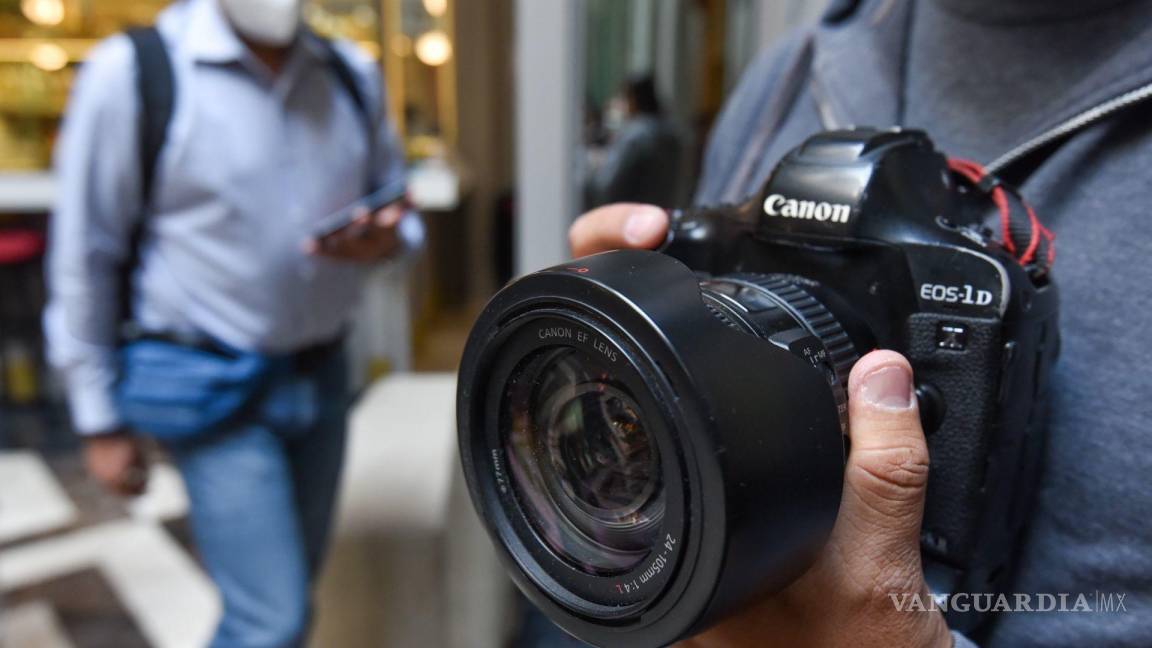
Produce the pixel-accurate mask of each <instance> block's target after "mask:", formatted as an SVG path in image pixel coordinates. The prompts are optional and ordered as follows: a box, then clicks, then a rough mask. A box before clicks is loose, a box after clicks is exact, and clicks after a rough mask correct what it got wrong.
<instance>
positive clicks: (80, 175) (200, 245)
mask: <svg viewBox="0 0 1152 648" xmlns="http://www.w3.org/2000/svg"><path fill="white" fill-rule="evenodd" d="M157 26H158V27H159V30H160V33H161V34H162V35H163V37H164V40H165V41H166V43H167V45H168V48H169V53H170V56H171V59H172V65H173V69H174V75H175V86H176V105H175V108H174V110H173V114H172V121H171V124H170V126H169V130H168V137H167V140H166V141H165V144H164V148H163V151H162V153H161V155H160V159H159V161H158V168H157V174H156V181H155V189H154V198H153V202H152V206H153V208H152V209H151V210H150V211H149V214H148V215H147V216H145V217H144V218H145V231H146V235H145V241H144V244H143V246H142V248H141V256H140V263H139V265H138V267H137V269H136V273H135V276H134V278H133V285H134V288H133V291H134V292H133V308H134V311H133V313H134V316H135V318H136V320H137V321H138V323H139V324H140V325H141V326H142V327H143V328H144V329H146V330H152V331H163V332H170V333H197V334H201V335H207V336H210V337H212V338H214V339H216V340H219V341H221V342H223V343H226V344H228V345H231V346H234V347H237V348H244V349H251V350H261V351H267V352H270V353H275V352H286V351H292V350H295V349H300V348H303V347H307V346H309V345H312V344H316V343H319V342H322V341H327V340H331V339H333V338H335V337H336V336H338V335H339V334H340V332H341V330H342V329H343V328H344V327H345V326H346V325H347V323H348V320H349V318H350V316H351V312H352V309H353V307H354V306H355V304H356V302H357V300H358V296H359V293H360V291H361V288H362V285H363V282H364V279H365V277H366V273H367V271H368V270H369V267H368V266H366V265H364V264H357V263H351V262H344V261H335V260H330V259H324V258H317V257H313V256H309V255H308V254H306V253H305V251H304V246H305V244H306V242H307V241H308V240H309V238H310V236H309V234H310V232H311V229H312V228H313V227H314V226H315V225H316V223H317V222H318V221H319V220H321V219H322V218H323V217H324V216H326V215H328V214H330V213H332V212H333V211H335V210H337V209H339V208H341V207H343V206H345V205H347V204H349V203H352V202H353V201H355V200H356V199H358V198H360V197H362V196H363V195H364V194H365V192H366V190H367V188H368V187H367V185H368V184H369V182H370V179H371V180H372V181H374V182H375V185H376V186H377V187H382V186H384V185H386V184H388V183H390V182H392V181H395V180H398V179H402V178H403V174H404V160H403V154H402V151H401V148H400V145H399V142H398V138H397V136H396V134H395V131H394V130H393V129H392V127H391V124H390V122H389V120H388V119H387V116H386V114H385V106H386V101H385V91H384V88H383V85H382V83H381V80H380V74H379V70H378V69H377V68H376V66H375V65H374V64H373V63H372V62H371V61H370V60H368V59H367V58H366V57H365V56H363V55H362V54H360V53H359V52H358V51H357V50H356V49H355V47H354V46H352V45H350V44H347V43H338V44H337V50H338V51H339V54H340V55H341V56H343V57H344V60H345V61H346V62H347V63H348V64H349V66H350V67H351V68H352V69H353V70H354V71H355V72H356V75H357V77H358V79H357V80H358V81H359V88H360V92H361V94H362V96H364V97H365V98H366V99H367V100H368V102H367V103H368V105H369V106H373V107H376V108H377V109H378V110H377V114H376V115H375V116H374V119H375V120H376V123H377V129H376V133H375V134H374V135H375V137H376V138H377V142H376V144H375V147H372V146H369V143H368V141H367V137H366V132H365V124H364V120H363V117H362V113H361V112H360V111H359V110H358V109H357V107H356V104H355V101H354V99H353V98H352V96H351V94H350V93H349V92H348V90H347V89H346V87H345V86H344V85H343V84H341V83H340V81H339V80H338V79H337V78H336V77H335V75H334V74H333V73H332V71H331V67H330V63H329V62H328V61H327V60H326V56H328V52H329V50H328V49H326V48H325V47H323V44H322V43H320V42H319V41H318V39H317V37H315V36H314V35H312V34H310V33H305V34H303V35H302V36H301V38H299V39H298V40H297V43H296V44H295V45H294V47H293V49H292V51H291V53H290V55H289V57H288V59H287V62H286V64H285V66H284V68H283V69H282V70H281V71H280V73H279V74H276V75H274V74H272V73H271V71H270V70H268V69H267V68H266V67H265V66H264V65H263V64H262V63H261V62H260V61H259V60H258V59H256V58H255V57H254V56H253V55H252V54H251V52H250V51H249V50H248V49H247V48H246V47H245V45H244V44H243V42H242V41H240V40H239V39H238V38H237V37H236V35H235V34H234V33H233V31H232V29H231V27H230V26H229V25H228V24H227V22H226V20H225V19H224V17H223V15H222V14H221V12H220V9H219V8H218V6H217V3H216V1H215V0H184V1H183V2H178V3H176V4H175V5H173V6H171V7H169V8H168V9H166V10H165V11H164V12H163V13H161V15H160V17H159V19H158V22H157ZM135 83H136V65H135V60H134V54H133V50H132V47H131V44H130V43H129V41H128V39H127V38H126V37H124V36H115V37H113V38H110V39H109V40H107V41H105V42H104V43H102V44H100V45H99V46H98V47H97V48H96V49H95V50H94V51H93V52H92V55H91V57H90V58H89V60H88V61H87V62H86V63H85V64H84V67H83V69H82V71H81V73H80V75H79V76H78V78H77V82H76V86H75V88H74V90H73V95H72V99H71V103H70V104H69V107H68V111H67V113H66V117H65V123H64V127H63V130H62V133H61V136H60V140H59V144H58V146H57V150H56V173H57V178H58V182H59V198H58V203H57V205H56V210H55V213H54V214H53V218H52V223H51V249H50V253H49V260H48V265H47V273H48V279H49V289H50V297H49V305H48V308H47V310H46V312H45V330H46V334H47V337H48V352H49V358H50V360H51V362H52V364H53V365H54V366H55V367H57V368H58V369H59V370H60V371H61V372H62V374H63V376H64V379H65V386H66V389H67V391H68V395H69V401H70V405H71V409H72V415H73V420H74V423H75V426H76V428H77V429H78V430H79V431H80V432H81V433H96V432H103V431H108V430H112V429H115V428H116V427H118V425H119V424H120V418H119V416H118V415H117V412H116V408H115V405H114V402H113V398H112V393H113V391H112V390H113V386H114V385H115V382H116V379H117V373H118V370H117V361H116V344H117V337H118V328H119V321H118V320H119V314H118V308H117V305H118V303H119V299H118V297H117V294H118V272H117V267H118V265H119V264H120V262H121V260H122V259H124V258H125V256H126V255H127V254H128V253H129V249H130V244H129V238H130V234H131V232H132V230H133V227H134V224H135V223H136V222H137V219H139V218H140V217H141V216H140V214H141V211H142V210H141V204H140V203H141V196H140V192H141V188H140V184H141V180H140V178H141V173H140V168H139V165H140V161H139V157H138V155H139V154H138V146H139V144H138V142H139V133H138V126H137V123H138V119H139V116H138V113H139V106H138V103H139V102H138V99H137V91H136V87H135ZM373 151H374V152H375V153H374V155H373V153H372V152H373ZM400 231H401V234H402V238H403V239H404V241H405V244H406V245H407V246H408V247H409V248H414V247H416V246H419V245H420V243H421V241H422V239H423V235H424V230H423V225H422V224H421V222H420V220H419V218H418V217H417V216H416V215H415V214H409V215H408V216H406V217H405V218H404V220H403V221H401V226H400Z"/></svg>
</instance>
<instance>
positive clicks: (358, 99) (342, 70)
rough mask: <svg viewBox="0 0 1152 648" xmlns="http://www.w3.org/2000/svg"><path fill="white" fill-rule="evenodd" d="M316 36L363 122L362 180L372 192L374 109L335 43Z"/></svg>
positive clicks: (329, 65)
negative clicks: (365, 162)
mask: <svg viewBox="0 0 1152 648" xmlns="http://www.w3.org/2000/svg"><path fill="white" fill-rule="evenodd" d="M316 38H317V40H319V41H320V43H321V44H322V45H323V47H324V49H326V50H327V52H328V67H329V69H330V70H331V72H332V76H333V77H335V78H336V82H337V83H339V84H340V85H341V86H342V87H343V88H344V90H345V92H347V93H348V96H349V97H350V98H351V99H352V103H353V104H355V106H356V111H357V112H358V113H360V121H361V122H363V126H364V134H365V137H366V139H365V141H366V142H367V143H368V169H367V172H366V173H365V180H364V181H365V187H366V193H372V192H373V191H375V190H376V186H375V184H376V183H375V174H374V173H373V169H374V168H375V165H376V160H377V157H376V156H377V153H378V152H377V150H376V120H375V119H374V114H375V112H376V111H375V110H374V109H373V107H372V106H371V104H370V102H369V100H368V97H367V96H366V95H365V94H364V90H363V88H361V86H360V81H359V80H358V78H357V75H356V72H355V71H354V70H353V69H352V66H351V65H350V64H349V63H348V60H347V59H346V58H344V56H343V55H341V54H340V52H339V51H338V50H337V49H336V44H335V43H333V42H332V41H331V40H329V39H327V38H323V37H320V36H317V37H316Z"/></svg>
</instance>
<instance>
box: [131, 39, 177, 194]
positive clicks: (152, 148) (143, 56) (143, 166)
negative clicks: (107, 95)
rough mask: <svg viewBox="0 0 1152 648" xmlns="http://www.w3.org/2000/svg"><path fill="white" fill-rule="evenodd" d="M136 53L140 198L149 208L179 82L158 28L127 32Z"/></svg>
mask: <svg viewBox="0 0 1152 648" xmlns="http://www.w3.org/2000/svg"><path fill="white" fill-rule="evenodd" d="M126 35H127V36H128V39H129V40H130V41H131V42H132V49H133V50H134V51H135V53H136V94H137V96H138V98H139V103H140V140H139V151H140V180H141V182H140V197H141V199H142V200H141V206H142V207H143V209H144V210H145V211H147V208H148V203H149V202H150V201H151V199H152V191H153V188H154V184H155V178H156V163H157V161H158V160H159V159H160V151H161V150H162V149H163V148H164V140H165V138H166V136H167V133H168V124H169V123H170V122H171V121H172V111H173V108H174V106H175V100H176V81H175V77H174V75H173V73H172V61H171V59H170V58H169V57H168V48H167V47H166V46H165V45H164V39H163V38H162V37H161V36H160V32H159V31H158V30H157V29H156V28H155V27H139V28H136V29H130V30H128V31H127V32H126Z"/></svg>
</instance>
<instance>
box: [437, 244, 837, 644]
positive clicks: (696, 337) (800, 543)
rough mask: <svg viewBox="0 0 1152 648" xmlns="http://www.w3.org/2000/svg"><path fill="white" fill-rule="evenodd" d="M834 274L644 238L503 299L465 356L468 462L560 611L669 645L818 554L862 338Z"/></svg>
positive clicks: (619, 633) (592, 626)
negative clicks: (835, 304) (707, 259)
mask: <svg viewBox="0 0 1152 648" xmlns="http://www.w3.org/2000/svg"><path fill="white" fill-rule="evenodd" d="M816 294H817V287H816V286H808V285H806V284H805V283H804V282H803V280H801V279H799V278H795V277H782V276H759V275H731V276H722V277H711V278H709V277H703V278H702V277H700V276H698V275H696V274H695V273H693V272H692V271H691V270H689V269H688V268H687V267H686V266H684V265H683V264H681V263H680V262H679V261H676V260H675V259H672V258H671V257H668V256H665V255H661V254H657V253H653V252H635V251H633V252H614V253H609V254H603V255H598V256H595V257H590V258H588V259H584V260H582V261H581V262H580V264H579V265H573V266H562V267H557V268H552V269H550V270H545V271H542V272H538V273H535V274H532V275H529V276H527V277H524V278H523V279H520V280H518V281H517V282H515V283H513V284H511V285H510V286H509V287H507V288H505V289H504V290H503V291H501V292H500V293H499V294H498V295H497V296H496V297H495V298H494V299H493V301H492V302H490V303H489V305H488V306H487V308H485V311H484V313H483V314H482V315H481V317H480V319H479V320H478V322H477V324H476V326H475V327H474V329H473V331H472V335H471V337H470V338H469V341H468V345H467V348H466V350H465V354H464V359H463V361H462V364H461V369H460V382H459V387H458V401H457V412H458V418H459V438H460V451H461V458H462V462H463V466H464V475H465V478H466V480H467V483H468V486H469V491H470V493H471V495H472V498H473V502H474V503H475V504H476V507H477V510H478V511H479V513H480V516H481V519H482V520H483V521H484V523H485V525H486V526H487V528H488V531H489V533H490V534H491V535H492V537H493V539H494V540H495V542H496V546H497V548H498V549H499V553H500V555H501V556H502V557H503V559H504V560H505V561H506V562H507V563H508V565H509V568H510V572H511V574H512V576H513V578H514V579H515V580H516V582H517V584H518V585H519V586H520V588H521V589H522V590H523V591H524V592H525V593H526V594H527V596H528V597H529V598H530V599H532V601H533V602H534V603H536V605H537V606H539V607H540V608H541V609H542V610H544V612H545V613H546V614H548V616H549V617H550V618H552V620H553V621H555V622H556V623H558V624H559V625H560V626H562V627H563V628H564V629H566V630H567V631H568V632H570V633H572V634H573V635H575V636H576V637H578V638H580V639H582V640H584V641H586V642H588V643H592V644H595V645H629V646H663V645H667V644H670V643H673V642H675V641H676V640H678V639H680V638H683V637H685V636H688V635H689V634H691V633H692V632H694V631H698V630H700V629H702V628H704V627H707V626H708V625H709V624H710V623H712V622H714V621H715V620H717V619H718V618H720V617H721V616H723V615H724V614H725V613H726V612H728V611H730V610H731V609H733V607H734V606H737V605H739V604H740V603H742V602H743V601H746V600H747V598H748V597H749V596H751V595H752V594H753V593H757V592H764V591H771V590H772V589H774V588H775V589H778V588H781V587H783V586H785V585H786V584H787V583H789V582H791V581H792V580H793V579H794V578H795V577H796V576H798V575H799V574H800V573H802V572H803V570H804V569H806V568H807V566H808V565H809V564H810V562H811V560H812V559H813V557H814V556H815V555H816V552H817V551H818V550H819V549H820V547H821V546H822V544H823V542H824V540H825V539H826V537H827V535H828V533H829V532H830V531H831V528H832V524H833V522H834V521H835V516H836V511H837V509H838V506H839V501H840V495H841V485H842V480H843V465H844V464H843V462H844V437H843V430H842V425H843V420H844V409H843V406H844V396H843V391H844V390H843V384H842V383H843V377H844V375H846V372H847V367H848V365H849V364H850V360H849V358H848V357H847V356H848V355H851V354H852V353H853V351H852V349H853V345H852V343H851V342H850V341H849V340H848V336H847V335H845V334H844V332H843V330H842V329H841V328H840V326H839V324H838V319H837V318H836V317H834V316H833V315H832V314H831V313H830V312H829V311H828V310H827V309H825V308H824V307H823V306H822V303H821V302H820V301H819V300H818V299H817V298H816V297H815V296H814V295H816Z"/></svg>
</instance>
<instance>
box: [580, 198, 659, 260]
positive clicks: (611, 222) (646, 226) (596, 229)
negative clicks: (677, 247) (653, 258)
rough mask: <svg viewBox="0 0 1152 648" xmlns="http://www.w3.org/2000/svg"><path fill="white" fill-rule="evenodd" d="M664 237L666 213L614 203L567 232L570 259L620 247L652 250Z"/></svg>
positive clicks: (650, 207)
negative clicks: (570, 250) (570, 249)
mask: <svg viewBox="0 0 1152 648" xmlns="http://www.w3.org/2000/svg"><path fill="white" fill-rule="evenodd" d="M667 235H668V214H667V212H665V211H664V210H663V209H660V208H659V207H655V206H652V205H642V204H639V203H615V204H611V205H605V206H603V207H600V208H597V209H593V210H592V211H590V212H588V213H586V214H584V215H583V216H581V217H580V218H578V219H576V222H575V223H573V224H572V227H571V228H569V230H568V241H569V243H570V245H571V248H572V256H574V257H582V256H587V255H589V254H595V253H597V252H605V251H607V250H618V249H623V248H637V249H652V248H655V247H656V246H658V245H660V244H661V243H663V242H664V239H665V237H666V236H667Z"/></svg>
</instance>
